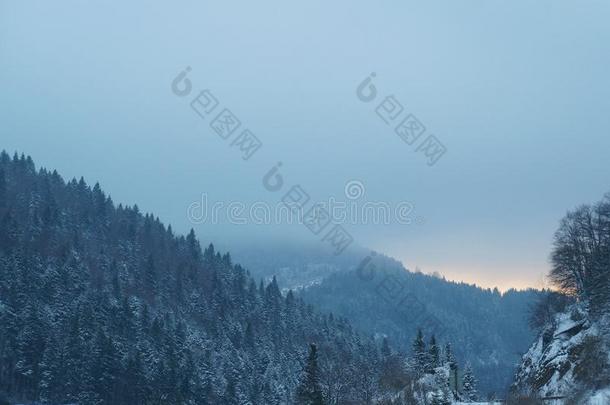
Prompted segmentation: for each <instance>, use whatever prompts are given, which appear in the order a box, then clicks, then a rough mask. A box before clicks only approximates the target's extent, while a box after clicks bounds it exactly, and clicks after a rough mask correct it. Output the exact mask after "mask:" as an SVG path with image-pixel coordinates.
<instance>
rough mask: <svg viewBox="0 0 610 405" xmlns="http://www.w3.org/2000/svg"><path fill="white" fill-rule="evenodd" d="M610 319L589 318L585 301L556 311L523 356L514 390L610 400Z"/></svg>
mask: <svg viewBox="0 0 610 405" xmlns="http://www.w3.org/2000/svg"><path fill="white" fill-rule="evenodd" d="M607 326H608V323H607V322H606V321H604V320H597V321H590V320H589V319H588V318H587V314H586V311H585V310H584V309H583V305H582V304H575V305H572V306H570V307H569V308H568V309H567V311H565V312H561V313H558V314H556V315H555V317H554V319H553V322H551V323H550V324H549V325H548V327H547V328H545V329H544V330H543V331H542V333H541V334H540V336H539V338H538V340H537V341H536V342H535V343H534V344H533V345H532V347H531V348H530V350H529V351H528V352H527V353H526V354H525V355H524V356H523V362H522V364H521V367H520V368H519V371H518V373H517V377H516V382H515V386H514V388H515V390H516V391H517V392H519V393H521V394H529V395H534V396H539V397H543V398H544V397H566V399H565V400H557V401H555V403H557V404H563V403H567V402H566V401H568V400H575V401H576V403H578V404H591V405H594V404H600V405H601V404H609V403H610V381H608V380H607V379H606V378H605V377H604V375H606V372H607V370H608V364H609V363H610V357H609V355H608V338H607V329H608V328H607Z"/></svg>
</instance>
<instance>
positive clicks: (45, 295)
mask: <svg viewBox="0 0 610 405" xmlns="http://www.w3.org/2000/svg"><path fill="white" fill-rule="evenodd" d="M310 343H315V344H316V346H317V347H318V349H319V350H318V354H319V358H320V361H319V367H320V374H319V378H320V385H321V389H322V392H323V394H324V400H325V401H327V402H326V403H328V404H332V403H338V402H348V401H352V402H357V403H366V402H367V401H370V400H371V399H372V398H374V397H375V396H377V395H379V389H380V388H379V384H378V381H379V375H380V368H379V364H380V362H381V354H380V350H379V348H378V347H377V345H376V344H375V342H374V341H373V340H372V339H369V338H366V337H363V336H360V335H358V334H357V333H355V332H354V331H353V330H352V328H351V326H350V325H349V324H348V322H347V321H345V320H344V319H338V318H335V317H333V316H332V315H322V314H320V313H318V312H316V311H314V310H313V309H312V307H311V306H309V305H306V304H305V303H304V302H303V301H302V300H301V299H299V298H297V297H295V296H294V295H293V294H292V293H291V292H289V293H288V294H286V295H282V294H281V293H280V290H279V288H278V285H277V283H276V282H275V280H274V281H272V282H271V283H269V284H267V285H264V284H263V283H262V282H261V283H258V284H257V283H255V281H254V280H253V279H252V278H251V277H250V276H249V274H248V272H247V271H246V270H245V269H243V268H242V267H240V266H239V265H235V264H233V263H232V260H231V257H230V255H229V254H228V253H227V254H220V253H219V252H217V251H216V250H215V249H214V247H213V246H212V245H210V246H209V247H208V248H207V249H205V250H202V249H201V247H200V244H199V242H198V240H197V238H196V237H195V234H194V232H192V231H191V232H190V233H189V234H188V235H187V236H186V237H185V236H178V235H175V234H174V232H173V230H172V229H171V226H165V225H164V224H163V223H161V222H160V220H159V219H158V218H156V217H154V216H152V215H150V214H146V215H143V214H142V213H140V211H139V209H138V207H137V206H133V207H125V206H122V205H120V204H119V205H115V204H114V202H113V201H112V199H111V198H110V197H109V196H108V195H106V194H105V193H104V192H103V191H102V190H101V188H100V186H99V185H97V184H96V185H95V186H94V187H90V186H89V185H87V184H86V183H85V181H84V180H83V179H81V180H80V181H77V180H76V179H74V180H71V181H69V182H65V181H64V180H63V179H62V178H61V176H59V174H58V173H57V172H55V171H53V172H50V171H47V170H45V169H40V170H37V169H36V168H35V166H34V163H33V161H32V159H30V158H29V157H25V156H23V155H21V156H17V155H15V156H14V157H12V158H11V157H9V156H8V155H7V154H6V153H4V152H3V153H1V154H0V397H1V396H2V394H4V395H5V396H6V397H7V398H9V399H10V400H11V401H14V402H16V401H20V402H26V401H42V402H44V403H54V404H57V403H67V402H73V403H80V404H113V405H120V404H126V405H127V404H129V405H134V404H161V403H163V404H198V405H202V404H242V403H251V404H280V403H293V402H294V398H295V396H296V393H297V386H298V383H299V376H300V373H301V370H302V368H303V364H304V362H305V360H304V359H305V358H306V352H307V348H308V347H309V344H310Z"/></svg>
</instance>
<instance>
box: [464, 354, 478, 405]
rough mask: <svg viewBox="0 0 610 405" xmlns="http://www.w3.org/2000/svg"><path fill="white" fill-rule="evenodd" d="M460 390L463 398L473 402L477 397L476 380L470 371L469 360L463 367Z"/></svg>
mask: <svg viewBox="0 0 610 405" xmlns="http://www.w3.org/2000/svg"><path fill="white" fill-rule="evenodd" d="M462 392H463V393H464V397H465V399H467V400H468V401H471V402H474V401H476V400H477V399H478V396H479V394H478V391H477V380H476V379H475V377H474V374H473V372H472V365H471V364H470V362H468V363H466V367H465V368H464V376H463V377H462Z"/></svg>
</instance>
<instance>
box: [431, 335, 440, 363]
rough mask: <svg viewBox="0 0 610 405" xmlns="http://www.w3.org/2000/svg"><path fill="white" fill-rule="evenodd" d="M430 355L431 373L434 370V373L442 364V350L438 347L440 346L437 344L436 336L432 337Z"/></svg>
mask: <svg viewBox="0 0 610 405" xmlns="http://www.w3.org/2000/svg"><path fill="white" fill-rule="evenodd" d="M428 354H429V360H430V363H429V367H428V368H429V371H430V370H432V372H434V369H435V368H437V367H439V366H440V365H441V364H440V363H441V362H440V349H439V347H438V345H437V344H436V338H435V337H434V335H432V337H431V338H430V349H429V351H428Z"/></svg>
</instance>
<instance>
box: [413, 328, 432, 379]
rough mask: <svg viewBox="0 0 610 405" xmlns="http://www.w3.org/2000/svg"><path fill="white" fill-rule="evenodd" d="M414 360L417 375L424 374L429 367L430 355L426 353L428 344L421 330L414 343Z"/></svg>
mask: <svg viewBox="0 0 610 405" xmlns="http://www.w3.org/2000/svg"><path fill="white" fill-rule="evenodd" d="M413 360H414V363H415V371H416V372H417V374H423V373H424V372H425V371H426V369H427V366H428V353H426V342H424V334H423V333H422V331H421V329H418V330H417V336H416V337H415V341H414V342H413Z"/></svg>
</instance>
